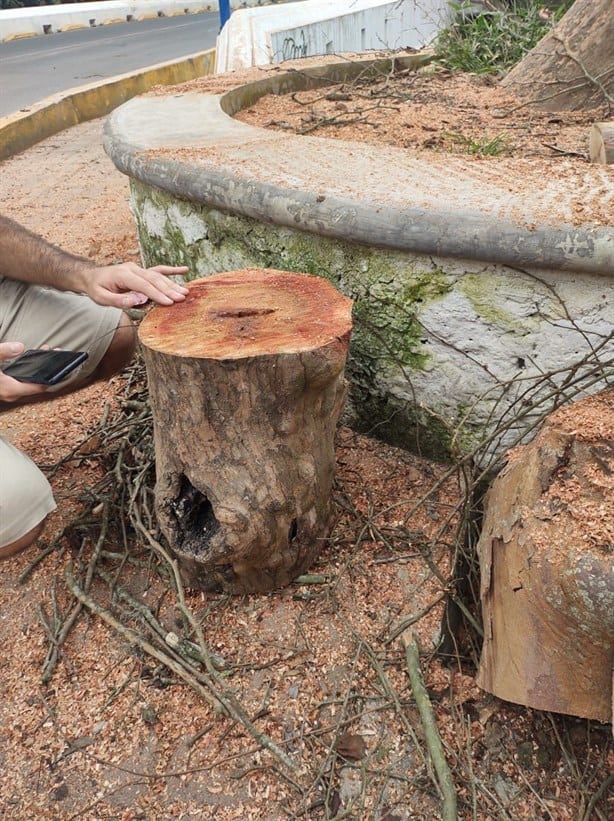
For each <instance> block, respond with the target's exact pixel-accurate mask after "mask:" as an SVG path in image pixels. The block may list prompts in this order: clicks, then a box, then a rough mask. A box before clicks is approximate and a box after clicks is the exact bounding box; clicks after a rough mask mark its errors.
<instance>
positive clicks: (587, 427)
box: [477, 390, 614, 721]
mask: <svg viewBox="0 0 614 821" xmlns="http://www.w3.org/2000/svg"><path fill="white" fill-rule="evenodd" d="M613 550H614V390H609V391H604V392H603V393H601V394H599V395H597V396H594V397H590V398H588V399H584V400H582V401H581V402H577V403H575V404H572V405H569V406H568V407H566V408H563V409H561V410H559V411H557V412H556V413H555V414H553V415H552V416H551V417H550V418H549V419H548V420H547V421H546V423H545V424H544V426H543V427H542V430H541V431H540V433H539V434H538V435H537V437H536V438H535V439H534V440H533V442H531V443H530V444H528V445H525V446H523V447H521V448H518V449H516V450H515V451H513V452H512V453H511V454H510V461H509V463H508V465H507V466H506V468H505V469H504V470H503V471H502V472H501V473H500V474H499V476H498V477H497V478H496V479H495V481H494V483H493V485H492V487H491V489H490V490H489V492H488V495H487V498H486V515H485V518H484V526H483V529H482V533H481V535H480V540H479V542H478V554H479V558H480V573H481V598H482V612H483V619H484V646H483V650H482V658H481V662H480V669H479V673H478V679H477V681H478V684H479V685H480V687H483V688H484V689H485V690H488V691H489V692H491V693H494V694H495V695H496V696H499V697H500V698H503V699H506V700H508V701H513V702H516V703H519V704H526V705H528V706H530V707H535V708H537V709H540V710H551V711H554V712H559V713H567V714H571V715H576V716H582V717H585V718H593V719H598V720H601V721H611V720H612V675H613V670H614V668H613V661H614V573H613V571H612V551H613Z"/></svg>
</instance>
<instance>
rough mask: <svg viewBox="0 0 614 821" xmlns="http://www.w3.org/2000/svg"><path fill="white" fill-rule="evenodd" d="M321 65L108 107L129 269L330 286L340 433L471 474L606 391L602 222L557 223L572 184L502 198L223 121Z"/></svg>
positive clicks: (425, 166) (363, 154) (333, 147)
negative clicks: (297, 276)
mask: <svg viewBox="0 0 614 821" xmlns="http://www.w3.org/2000/svg"><path fill="white" fill-rule="evenodd" d="M410 59H411V58H410ZM414 59H415V58H414ZM379 67H380V68H381V67H382V66H381V62H380V64H379ZM359 68H360V70H362V69H364V64H363V65H362V66H360V67H359ZM356 70H357V67H356V63H350V64H346V63H340V64H337V65H336V66H335V67H334V69H333V68H332V67H331V66H330V65H329V66H327V67H326V74H327V76H328V77H330V76H331V74H335V76H337V77H339V78H342V77H343V78H347V76H348V75H349V74H351V72H354V71H356ZM322 72H323V69H321V68H316V69H313V70H311V71H310V70H307V71H302V72H301V73H300V74H298V73H296V72H293V73H288V74H279V73H277V74H274V75H272V76H268V77H266V78H265V79H264V80H260V81H259V82H258V83H252V84H245V85H241V84H240V83H239V85H238V87H237V88H235V89H232V90H231V91H227V92H225V93H224V94H220V95H217V94H211V93H204V92H202V93H198V92H196V93H189V92H187V93H181V94H170V93H169V96H155V97H141V98H138V99H135V100H133V101H131V102H129V103H127V104H126V105H124V106H122V107H121V108H119V109H118V110H117V111H116V112H115V113H114V114H113V115H112V117H111V118H110V120H109V122H108V124H107V128H106V136H105V146H106V149H107V152H108V153H109V155H110V156H111V158H112V159H113V161H114V162H115V164H116V165H117V167H118V168H119V169H120V170H122V171H124V172H125V173H127V174H128V175H129V176H130V178H131V190H132V205H133V210H134V214H135V218H136V221H137V225H138V230H139V236H140V241H141V246H142V251H143V256H144V259H145V261H146V262H147V263H148V264H154V263H159V262H174V263H181V264H187V265H189V266H190V269H191V272H192V275H193V276H194V277H197V276H203V275H206V274H210V273H214V272H218V271H224V270H232V269H236V268H242V267H245V266H251V265H257V266H262V267H275V268H282V269H285V270H289V271H298V272H303V273H307V274H309V273H313V274H318V275H320V276H325V277H327V278H328V279H329V280H330V281H331V282H332V283H333V284H334V285H335V286H337V287H338V288H340V289H341V290H342V291H343V292H344V293H346V294H347V295H348V296H350V297H351V298H352V299H353V300H354V301H355V311H354V323H355V331H354V336H353V341H352V350H351V356H350V362H349V366H348V368H349V377H350V383H351V385H350V402H349V408H348V414H349V416H350V417H351V421H352V422H353V424H354V425H356V426H358V427H359V428H361V429H363V430H370V431H373V432H374V433H376V434H377V435H380V436H382V437H383V438H386V439H387V440H389V441H392V442H394V443H396V444H402V445H403V446H406V447H410V448H412V449H414V450H418V451H420V452H422V453H425V454H428V455H431V456H436V457H443V458H445V457H449V456H450V455H458V454H470V453H472V452H473V451H476V458H477V459H478V461H480V462H482V463H484V464H486V463H488V462H489V461H490V460H491V459H492V458H496V457H498V456H499V455H500V454H502V453H503V452H504V451H505V449H507V447H508V446H509V445H510V444H513V443H515V442H516V441H518V438H519V437H522V436H528V435H530V433H531V430H532V426H533V425H534V423H535V420H536V419H537V418H538V417H539V416H541V415H542V414H543V413H544V412H545V411H546V410H548V409H549V408H550V407H552V406H554V405H556V404H558V403H559V402H560V401H561V399H570V398H575V396H576V395H577V392H578V390H580V389H586V390H590V391H594V390H598V389H600V388H601V387H604V386H605V384H607V383H608V381H610V380H611V379H612V376H613V364H612V362H613V358H614V346H613V343H612V316H613V314H614V309H613V307H612V306H613V305H614V230H613V229H612V227H611V226H605V227H604V226H598V225H592V224H588V225H581V226H578V225H572V224H570V222H568V221H567V220H566V214H567V211H566V203H567V202H568V201H571V199H572V198H573V197H576V196H578V195H582V190H583V186H584V188H586V186H587V185H590V183H587V181H586V180H585V179H580V180H578V181H577V184H571V183H570V184H569V189H566V188H565V186H564V185H562V184H556V190H555V191H552V190H551V191H548V190H547V188H546V189H544V186H543V181H541V183H542V184H541V185H536V186H535V190H534V191H533V192H532V193H531V196H527V198H525V199H523V200H522V201H521V202H519V201H518V200H517V199H514V198H511V197H510V195H509V193H508V192H507V191H506V190H501V189H498V188H497V187H496V186H495V185H494V184H493V183H492V182H491V181H490V180H489V178H488V168H487V166H488V164H487V163H485V164H482V165H481V166H480V171H479V172H477V173H476V172H475V171H474V168H471V169H470V167H469V164H468V163H466V161H465V160H463V158H460V157H442V156H441V155H434V156H433V158H432V160H431V159H430V158H429V159H428V160H425V159H424V157H423V156H421V157H420V158H415V157H412V156H411V155H409V154H408V153H407V152H403V151H397V150H395V149H391V148H382V149H377V148H374V147H373V146H365V145H361V144H356V143H344V142H341V141H333V140H326V139H318V138H309V137H295V136H290V135H287V134H282V135H280V134H277V133H273V132H268V131H264V130H261V129H256V128H253V127H251V126H246V125H244V124H242V123H239V122H237V121H235V120H233V119H232V118H231V116H230V115H232V114H233V113H234V112H236V111H237V110H238V109H239V108H241V107H244V106H246V105H249V104H250V102H252V101H253V100H254V99H256V98H257V97H259V96H261V95H262V94H264V93H266V92H268V91H270V90H273V91H282V90H288V89H289V88H293V87H301V88H304V87H306V86H308V85H316V84H317V83H318V82H320V79H319V78H320V75H321V74H322ZM205 124H206V125H205ZM554 185H555V183H553V186H554ZM612 196H613V198H614V194H612ZM553 198H554V199H556V202H557V208H556V209H553V208H552V202H553ZM545 203H548V204H549V208H546V207H545ZM555 211H557V212H558V213H555ZM519 213H520V214H521V215H522V216H521V217H518V214H519ZM544 215H548V221H545V218H544Z"/></svg>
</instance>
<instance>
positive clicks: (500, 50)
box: [435, 0, 573, 74]
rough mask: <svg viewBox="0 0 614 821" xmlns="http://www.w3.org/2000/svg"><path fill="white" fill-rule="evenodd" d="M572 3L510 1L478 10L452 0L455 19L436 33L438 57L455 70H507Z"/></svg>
mask: <svg viewBox="0 0 614 821" xmlns="http://www.w3.org/2000/svg"><path fill="white" fill-rule="evenodd" d="M572 2H573V0H566V2H563V3H551V4H550V5H551V6H552V8H551V9H549V8H547V7H545V6H544V3H543V1H542V2H540V0H510V2H507V3H497V4H495V3H490V4H489V6H491V7H492V8H489V9H488V10H486V11H484V12H481V13H476V11H475V9H474V8H473V7H472V4H471V3H470V2H468V0H463V2H462V3H455V2H451V3H450V6H451V7H452V8H453V9H454V11H455V12H456V22H455V23H454V24H453V25H452V26H450V27H449V28H447V29H445V30H444V31H442V32H441V33H440V34H439V37H438V38H437V42H436V44H435V49H436V52H437V58H438V60H439V61H440V62H441V63H442V64H443V65H444V66H446V67H447V68H451V69H453V70H457V71H470V72H472V73H474V74H488V73H493V72H497V71H506V70H507V69H509V68H511V67H512V66H514V65H515V64H516V63H517V62H519V61H520V60H521V59H522V58H523V57H524V55H525V54H526V53H527V52H528V51H530V50H531V49H532V48H533V46H535V45H536V44H537V43H538V42H539V40H541V38H542V37H543V36H544V35H545V34H547V33H548V31H550V29H551V28H553V27H554V26H555V25H556V24H557V23H558V21H559V20H560V19H561V17H562V16H563V14H564V13H565V12H566V11H567V9H568V8H569V7H570V6H571V3H572Z"/></svg>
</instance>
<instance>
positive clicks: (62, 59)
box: [0, 12, 220, 117]
mask: <svg viewBox="0 0 614 821" xmlns="http://www.w3.org/2000/svg"><path fill="white" fill-rule="evenodd" d="M219 27H220V17H219V13H218V12H214V13H210V14H188V15H185V16H181V17H160V18H156V19H154V20H143V21H141V22H132V23H117V24H114V25H109V26H97V27H95V28H86V29H77V30H75V31H66V32H62V33H59V34H49V35H46V36H43V37H29V38H25V39H22V40H13V41H10V42H6V43H0V117H3V116H5V115H7V114H12V113H14V112H17V111H21V110H24V109H26V110H27V108H28V106H31V105H32V104H33V103H36V102H39V101H40V100H42V99H44V98H45V97H48V96H49V95H50V94H55V93H57V92H59V91H66V90H67V89H70V88H74V87H75V86H81V85H86V84H88V83H94V82H96V81H98V80H102V79H104V78H106V77H115V76H116V75H118V74H125V73H126V72H130V71H135V70H137V69H141V68H146V67H147V66H151V65H155V64H156V63H163V62H166V61H167V60H176V59H180V58H181V57H185V56H186V55H188V54H194V53H196V52H199V51H205V50H206V49H209V48H213V47H214V46H215V40H216V37H217V34H218V31H219Z"/></svg>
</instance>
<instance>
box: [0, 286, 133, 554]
mask: <svg viewBox="0 0 614 821" xmlns="http://www.w3.org/2000/svg"><path fill="white" fill-rule="evenodd" d="M0 341H3V342H23V344H24V345H25V346H26V348H40V347H42V346H43V345H48V346H49V347H51V348H64V349H66V350H76V351H86V352H87V353H88V355H89V358H88V359H87V360H86V362H85V363H84V365H83V366H82V367H81V368H79V369H78V370H77V371H76V372H75V373H74V374H73V375H71V377H70V378H69V379H67V380H66V382H64V383H62V385H60V386H59V388H58V389H51V390H50V391H49V392H47V393H46V394H45V395H44V396H43V397H42V398H43V401H44V400H47V399H53V398H54V397H56V396H58V395H61V394H65V393H68V392H70V391H75V390H78V389H79V388H82V387H84V386H85V385H89V384H90V383H92V382H94V381H96V380H103V379H108V378H109V377H110V376H112V375H113V374H114V373H116V372H117V371H118V370H121V368H123V367H124V366H125V365H126V364H127V363H128V362H129V361H130V358H131V357H132V355H133V353H134V349H135V345H136V332H135V329H134V327H133V325H132V323H131V321H130V319H129V318H128V317H127V316H126V315H125V314H122V312H121V311H119V310H118V309H116V308H103V307H101V306H99V305H96V304H95V303H94V302H92V301H91V300H89V299H88V298H87V297H83V296H79V295H78V294H72V293H60V292H58V291H53V290H49V289H45V288H39V287H37V286H28V285H25V284H24V283H18V282H14V281H12V280H7V279H3V278H2V277H0ZM14 407H15V405H14V404H2V403H0V411H3V410H4V411H8V410H11V409H12V408H14ZM15 466H17V467H19V468H20V469H21V475H22V477H23V478H21V479H18V480H17V479H16V478H15V476H16V469H15ZM54 508H55V501H54V499H53V495H52V492H51V488H50V486H49V483H48V482H47V480H46V479H45V477H44V476H43V474H42V473H41V472H40V471H39V470H38V468H37V467H36V465H34V463H33V462H32V461H31V460H30V459H28V458H27V457H26V456H24V455H23V454H20V453H19V451H17V450H16V449H15V448H13V447H12V445H9V444H8V443H7V442H5V441H3V440H2V439H0V560H1V559H4V558H9V557H10V556H14V555H15V554H17V553H18V552H20V551H22V550H24V549H25V548H26V547H28V546H29V545H30V544H32V543H33V542H34V541H35V540H36V539H37V538H38V536H39V535H40V533H41V531H42V529H43V526H44V522H45V519H46V517H47V515H48V514H49V512H50V511H52V510H53V509H54Z"/></svg>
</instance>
